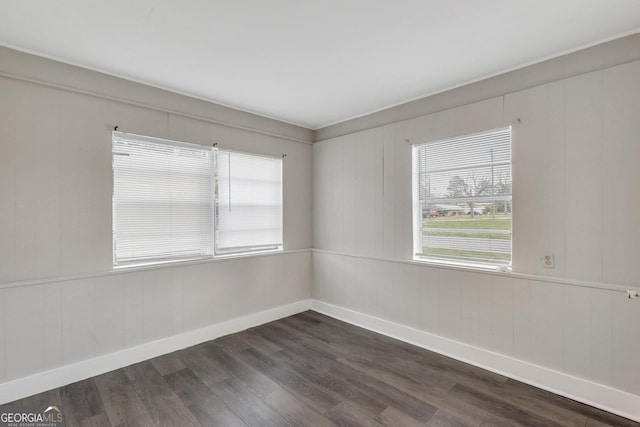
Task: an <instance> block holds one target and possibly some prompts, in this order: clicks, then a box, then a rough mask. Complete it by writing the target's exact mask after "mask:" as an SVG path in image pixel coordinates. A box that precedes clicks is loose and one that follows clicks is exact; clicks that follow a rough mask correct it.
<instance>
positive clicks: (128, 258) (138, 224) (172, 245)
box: [113, 132, 213, 265]
mask: <svg viewBox="0 0 640 427" xmlns="http://www.w3.org/2000/svg"><path fill="white" fill-rule="evenodd" d="M212 169H213V168H212V152H211V150H210V149H204V148H203V147H200V146H196V145H190V144H181V143H174V142H172V141H165V140H161V139H156V138H147V137H141V136H136V135H130V134H123V133H120V132H114V135H113V239H114V264H115V265H120V264H123V263H131V262H141V261H147V262H153V261H163V260H174V259H184V258H195V257H201V256H207V255H208V256H211V255H212V254H213V218H212V204H211V195H212V181H211V174H212Z"/></svg>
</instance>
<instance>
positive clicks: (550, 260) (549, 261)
mask: <svg viewBox="0 0 640 427" xmlns="http://www.w3.org/2000/svg"><path fill="white" fill-rule="evenodd" d="M542 266H543V267H544V268H555V267H556V261H555V256H554V255H553V252H548V253H545V254H543V255H542Z"/></svg>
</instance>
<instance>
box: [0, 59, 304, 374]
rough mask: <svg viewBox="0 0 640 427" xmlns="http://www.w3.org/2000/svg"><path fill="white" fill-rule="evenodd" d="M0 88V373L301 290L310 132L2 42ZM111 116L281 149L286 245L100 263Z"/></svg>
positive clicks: (179, 134) (87, 354) (295, 297)
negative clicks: (156, 262) (177, 259)
mask: <svg viewBox="0 0 640 427" xmlns="http://www.w3.org/2000/svg"><path fill="white" fill-rule="evenodd" d="M0 94H1V96H0V129H1V133H0V200H2V203H1V204H0V383H2V382H4V381H8V380H11V379H15V378H21V377H25V376H27V375H30V374H34V373H37V372H40V371H44V370H48V369H53V368H56V367H60V366H63V365H68V364H71V363H74V362H78V361H82V360H86V359H90V358H93V357H97V356H100V355H104V354H108V353H111V352H114V351H117V350H120V349H125V348H130V347H134V346H136V345H140V344H143V343H147V342H150V341H153V340H157V339H161V338H165V337H170V336H173V335H177V334H180V333H182V332H185V331H190V330H194V329H197V328H201V327H205V326H208V325H213V324H216V323H219V322H222V321H225V320H229V319H234V318H237V317H240V316H243V315H248V314H252V313H256V312H259V311H262V310H266V309H269V308H273V307H278V306H282V305H285V304H289V303H292V302H296V301H300V300H305V299H308V298H309V296H310V287H311V254H310V252H309V250H308V249H309V248H310V247H311V240H312V239H311V237H312V236H311V226H312V225H311V172H310V169H311V150H312V149H311V145H310V143H305V141H310V140H311V138H312V133H311V132H310V131H308V130H306V129H302V128H296V127H294V126H291V125H287V124H283V123H279V122H276V121H273V120H268V119H265V118H262V117H258V116H253V115H250V114H247V113H243V112H238V111H234V110H230V109H225V108H224V107H219V106H216V105H213V104H208V103H205V102H203V101H198V100H194V99H189V98H187V97H183V96H180V95H175V94H171V93H168V92H164V91H161V90H159V89H154V88H150V87H147V86H143V85H139V84H135V83H131V82H127V81H124V80H119V79H116V78H113V77H110V76H105V75H101V74H99V73H95V72H92V71H88V70H82V69H80V68H77V67H72V66H68V65H65V64H61V63H57V62H54V61H49V60H46V59H43V58H38V57H34V56H31V55H26V54H23V53H19V52H15V51H12V50H9V49H5V48H0ZM222 122H224V123H228V124H229V125H228V126H227V125H222V124H221V123H222ZM115 125H118V126H119V130H122V131H124V132H131V133H138V134H143V135H149V136H155V137H161V138H170V139H175V140H180V141H187V142H192V143H199V144H203V145H208V146H210V145H211V144H212V143H213V142H217V143H218V144H219V146H221V147H225V148H232V149H235V150H241V151H248V152H254V153H262V154H269V155H280V154H282V153H286V154H287V157H286V159H285V163H284V221H285V224H284V230H285V232H284V233H285V234H284V248H285V251H289V252H285V254H278V255H266V256H257V257H250V258H243V259H235V260H217V261H209V262H200V263H195V264H193V265H180V266H164V267H162V268H155V269H147V270H143V271H131V270H130V271H124V270H120V271H118V272H116V273H114V272H112V271H111V270H112V234H111V233H112V231H111V223H112V218H111V185H112V184H111V180H112V172H111V130H112V129H113V126H115ZM242 128H251V129H253V130H252V131H249V130H243V129H242Z"/></svg>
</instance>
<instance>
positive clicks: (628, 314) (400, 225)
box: [313, 61, 640, 416]
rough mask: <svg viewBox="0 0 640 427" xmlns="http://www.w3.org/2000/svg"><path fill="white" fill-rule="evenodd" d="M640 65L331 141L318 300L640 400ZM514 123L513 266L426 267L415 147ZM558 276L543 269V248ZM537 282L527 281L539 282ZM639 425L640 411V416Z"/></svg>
mask: <svg viewBox="0 0 640 427" xmlns="http://www.w3.org/2000/svg"><path fill="white" fill-rule="evenodd" d="M638 117H640V61H634V62H630V63H626V64H622V65H618V66H614V67H609V68H606V69H603V70H599V71H594V72H591V73H587V74H582V75H578V76H574V77H570V78H566V79H563V80H558V81H555V82H550V83H547V84H543V85H540V86H536V87H533V88H529V89H525V90H521V91H516V92H513V93H506V94H504V95H502V96H498V97H495V98H491V99H488V100H485V101H480V102H476V103H472V104H468V105H463V106H459V107H456V108H452V109H447V110H444V111H440V112H436V113H433V114H428V115H424V116H421V117H418V118H415V119H411V120H406V121H401V122H397V123H393V124H389V125H385V126H380V127H375V128H372V129H369V130H365V131H360V132H356V133H352V134H350V135H346V136H340V137H336V138H333V139H329V140H326V141H322V142H318V143H316V144H315V145H314V148H313V174H314V175H313V182H314V247H315V248H316V249H318V250H317V251H314V255H313V263H314V282H313V283H314V285H313V286H314V287H313V298H314V299H316V300H319V301H322V302H326V303H329V304H333V305H335V306H338V307H341V308H346V309H349V310H354V311H356V312H358V313H364V314H367V315H370V316H374V317H377V318H380V319H383V320H386V321H390V322H395V323H398V324H401V325H406V326H409V327H412V328H416V329H418V330H421V331H425V332H429V333H432V334H435V335H438V336H441V337H445V338H449V339H451V340H455V341H458V342H462V343H466V344H470V345H473V346H475V347H479V348H482V349H486V350H489V351H492V352H496V353H500V354H502V355H507V356H511V357H514V358H516V359H518V360H521V361H525V362H530V363H532V364H535V365H539V366H543V367H546V368H550V369H552V370H556V371H559V372H561V373H565V374H570V375H573V376H576V377H580V378H583V379H587V380H592V381H594V382H596V383H599V384H602V385H607V386H610V387H612V388H615V389H618V390H622V391H625V392H629V393H632V394H635V395H637V396H640V370H638V369H633V368H631V366H634V364H636V362H634V360H635V361H637V356H638V354H640V335H638V334H636V333H630V332H629V331H630V329H637V325H640V305H639V304H638V301H637V300H635V301H634V300H629V299H627V298H626V294H625V293H624V292H622V290H623V289H626V288H623V287H624V286H625V285H629V286H636V287H637V286H639V285H640V263H639V262H638V255H639V254H640V250H639V249H640V248H639V243H638V242H640V216H639V215H638V212H640V191H638V183H639V182H640V168H639V167H638V159H640V139H639V137H638V135H640V120H638ZM517 118H520V119H521V123H520V124H515V125H514V127H513V187H514V190H513V194H514V196H513V206H514V207H513V209H514V230H513V267H514V272H515V273H518V274H513V275H509V274H502V275H501V274H499V273H493V274H486V273H479V272H473V271H463V270H456V269H450V268H439V267H435V266H429V265H425V264H418V263H412V262H406V261H409V260H412V235H411V230H412V225H411V221H412V203H411V148H410V144H409V143H407V142H406V141H405V140H406V139H408V140H410V141H412V142H423V141H429V140H437V139H441V138H446V137H451V136H456V135H464V134H468V133H473V132H477V131H482V130H488V129H492V128H496V127H500V126H506V125H509V124H510V123H512V122H514V121H515V120H516V119H517ZM546 251H551V252H554V253H555V256H556V258H555V260H556V268H555V269H545V268H543V267H542V265H541V262H540V257H541V255H542V253H543V252H546ZM524 275H526V276H524ZM636 416H638V414H636Z"/></svg>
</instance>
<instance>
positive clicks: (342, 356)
mask: <svg viewBox="0 0 640 427" xmlns="http://www.w3.org/2000/svg"><path fill="white" fill-rule="evenodd" d="M16 404H18V405H22V406H23V407H25V408H26V407H28V408H33V407H40V406H43V405H53V404H57V405H61V406H62V409H63V411H64V414H65V417H66V419H67V426H160V425H162V426H260V427H264V426H289V425H292V426H333V425H338V426H399V427H400V426H424V425H427V426H433V427H435V426H483V427H489V426H563V427H565V426H588V427H606V426H638V423H635V422H632V421H630V420H627V419H624V418H620V417H617V416H615V415H612V414H609V413H607V412H603V411H600V410H597V409H594V408H592V407H589V406H586V405H583V404H580V403H577V402H574V401H572V400H569V399H565V398H562V397H559V396H556V395H554V394H551V393H548V392H545V391H542V390H539V389H536V388H534V387H531V386H528V385H525V384H522V383H520V382H517V381H514V380H511V379H507V378H505V377H503V376H500V375H496V374H493V373H491V372H488V371H485V370H482V369H479V368H476V367H473V366H471V365H468V364H465V363H461V362H458V361H455V360H453V359H450V358H447V357H444V356H440V355H438V354H435V353H432V352H430V351H426V350H423V349H420V348H417V347H414V346H411V345H409V344H405V343H403V342H400V341H396V340H393V339H391V338H388V337H385V336H382V335H378V334H375V333H372V332H369V331H366V330H364V329H361V328H357V327H355V326H352V325H349V324H346V323H343V322H340V321H337V320H335V319H332V318H330V317H326V316H323V315H321V314H318V313H316V312H313V311H307V312H305V313H302V314H299V315H296V316H292V317H289V318H286V319H282V320H279V321H276V322H272V323H269V324H266V325H262V326H259V327H257V328H253V329H250V330H248V331H244V332H241V333H238V334H234V335H230V336H226V337H223V338H220V339H217V340H215V341H210V342H207V343H204V344H201V345H198V346H195V347H190V348H187V349H185V350H181V351H177V352H175V353H172V354H169V355H166V356H162V357H158V358H156V359H153V360H150V361H146V362H142V363H138V364H135V365H132V366H129V367H126V368H123V369H119V370H117V371H113V372H109V373H107V374H104V375H100V376H97V377H94V378H90V379H88V380H84V381H80V382H78V383H75V384H71V385H68V386H65V387H61V388H59V389H55V390H51V391H49V392H45V393H42V394H39V395H36V396H32V397H29V398H26V399H22V400H20V401H18V402H14V403H13V405H16Z"/></svg>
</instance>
